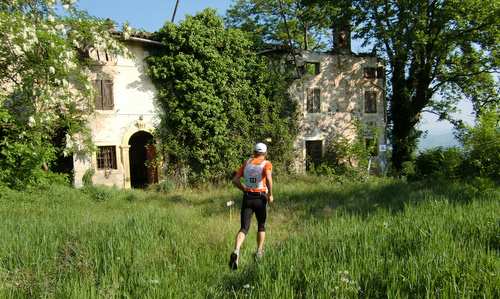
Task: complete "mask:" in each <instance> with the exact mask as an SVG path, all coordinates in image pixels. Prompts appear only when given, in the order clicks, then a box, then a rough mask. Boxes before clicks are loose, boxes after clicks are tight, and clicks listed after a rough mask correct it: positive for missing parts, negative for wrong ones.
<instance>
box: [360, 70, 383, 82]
mask: <svg viewBox="0 0 500 299" xmlns="http://www.w3.org/2000/svg"><path fill="white" fill-rule="evenodd" d="M363 70H364V77H365V78H366V79H375V78H381V79H383V78H384V77H385V69H384V68H383V67H378V68H376V67H365V68H364V69H363Z"/></svg>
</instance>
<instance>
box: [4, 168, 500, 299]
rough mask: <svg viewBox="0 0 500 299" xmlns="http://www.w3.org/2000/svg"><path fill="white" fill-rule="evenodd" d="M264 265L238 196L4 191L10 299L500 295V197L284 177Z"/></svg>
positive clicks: (211, 190) (457, 189)
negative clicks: (238, 250)
mask: <svg viewBox="0 0 500 299" xmlns="http://www.w3.org/2000/svg"><path fill="white" fill-rule="evenodd" d="M276 186H277V189H276V191H275V198H276V203H275V204H274V205H273V206H271V207H270V208H269V216H268V219H269V221H268V226H267V231H268V240H267V243H266V253H265V256H264V259H263V260H261V261H259V262H255V261H254V259H253V258H252V254H253V252H254V251H255V220H253V221H254V223H253V224H252V229H251V231H250V234H249V236H248V240H247V241H246V242H245V244H244V248H243V249H242V256H241V263H240V269H238V270H237V271H235V272H233V271H230V270H229V268H228V265H227V262H228V257H229V253H230V251H231V249H232V245H233V239H234V235H235V234H236V232H237V230H238V229H239V215H238V208H234V209H233V210H232V217H231V218H230V211H229V208H227V207H226V205H225V203H226V202H227V201H229V200H236V201H238V202H239V201H240V194H239V193H238V192H237V191H236V190H234V189H232V188H230V187H217V188H216V187H208V188H205V189H196V190H183V191H175V192H173V193H169V194H161V193H155V192H144V191H120V190H114V189H106V188H89V189H84V190H74V189H71V188H68V187H61V186H53V187H50V188H48V189H46V190H39V191H37V190H30V191H26V192H15V191H11V190H0V191H1V192H0V236H1V241H0V297H2V298H34V297H37V298H122V297H124V298H185V297H188V298H207V297H215V298H219V297H227V298H234V297H237V298H238V297H255V298H292V297H299V298H305V297H307V298H327V297H329V298H331V297H338V298H357V297H362V298H378V297H384V298H385V297H389V298H397V297H402V298H407V297H410V298H420V297H428V298H433V297H441V298H442V297H444V298H456V297H465V298H468V297H484V298H499V297H500V291H499V288H498V286H499V285H500V277H499V274H498V273H500V259H499V257H500V256H499V255H500V214H499V211H500V200H499V199H500V190H498V189H489V190H481V191H479V190H477V189H475V188H474V187H471V186H468V185H460V184H455V183H432V184H431V183H419V184H406V183H404V182H400V181H390V180H376V181H371V182H366V183H352V184H343V185H339V184H333V183H331V182H329V181H328V180H325V179H319V178H315V177H309V178H308V177H305V178H300V179H297V178H289V179H286V180H285V179H281V180H279V179H278V181H277V182H276Z"/></svg>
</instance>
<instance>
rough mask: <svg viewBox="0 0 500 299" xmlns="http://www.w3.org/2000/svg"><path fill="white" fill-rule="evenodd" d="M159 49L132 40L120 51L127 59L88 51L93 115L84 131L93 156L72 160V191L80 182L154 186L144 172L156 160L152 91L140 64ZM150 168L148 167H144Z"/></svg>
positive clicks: (150, 172)
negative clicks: (89, 135) (87, 131)
mask: <svg viewBox="0 0 500 299" xmlns="http://www.w3.org/2000/svg"><path fill="white" fill-rule="evenodd" d="M158 45H159V43H157V42H155V41H151V40H148V39H143V38H137V37H132V38H130V39H129V40H127V41H126V42H125V46H126V47H127V49H128V51H129V52H130V53H131V54H132V55H131V57H124V56H118V57H112V56H111V55H109V54H108V53H106V52H99V51H98V50H92V51H90V52H89V55H90V58H92V60H93V61H95V64H94V66H93V71H94V72H93V78H92V79H93V82H94V87H95V90H96V93H97V96H96V99H95V101H96V102H95V112H94V113H93V114H92V115H90V116H89V119H88V125H89V127H90V129H91V132H92V141H93V143H94V144H95V146H96V152H94V153H93V154H92V155H74V157H73V168H74V185H75V186H76V187H80V186H82V185H83V181H84V180H85V178H84V177H85V176H87V177H88V178H87V179H91V180H92V181H93V183H94V184H98V185H106V186H116V187H119V188H131V187H142V186H145V185H147V184H150V183H153V182H156V181H157V180H158V172H157V170H156V169H155V168H154V167H153V166H147V165H148V161H149V162H153V161H154V160H155V159H156V157H155V148H154V143H155V142H154V138H153V130H154V127H155V124H156V117H155V116H156V115H157V113H156V111H157V107H156V105H155V97H156V90H155V87H154V85H153V82H152V81H151V80H150V78H149V77H148V76H147V74H146V62H145V58H146V57H147V56H148V55H149V52H150V51H151V50H153V48H154V47H158ZM149 164H150V165H152V164H153V163H149Z"/></svg>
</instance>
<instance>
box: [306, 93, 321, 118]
mask: <svg viewBox="0 0 500 299" xmlns="http://www.w3.org/2000/svg"><path fill="white" fill-rule="evenodd" d="M320 95H321V90H320V89H319V88H309V89H308V90H307V112H308V113H319V112H321V107H320V106H321V98H320Z"/></svg>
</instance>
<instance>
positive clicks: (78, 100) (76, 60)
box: [0, 0, 124, 188]
mask: <svg viewBox="0 0 500 299" xmlns="http://www.w3.org/2000/svg"><path fill="white" fill-rule="evenodd" d="M57 2H58V4H61V5H62V6H63V8H64V12H62V11H60V10H59V9H57V7H56V1H51V0H16V1H7V2H6V1H3V2H2V3H1V4H0V53H2V55H1V56H2V57H1V60H0V180H2V181H3V183H4V184H7V185H9V186H11V187H16V188H18V187H22V185H23V183H25V184H27V185H30V184H37V183H38V182H39V181H40V179H41V177H42V176H43V172H42V171H41V168H42V166H43V167H44V168H45V169H50V168H51V167H52V163H53V162H54V160H55V159H56V157H57V156H63V155H64V156H67V155H71V154H72V153H73V152H76V151H83V150H85V149H86V148H90V146H91V142H90V133H89V129H88V127H87V126H86V117H87V116H88V114H90V113H91V112H92V103H93V101H91V100H90V99H91V98H92V87H91V82H90V78H89V76H88V74H89V73H90V68H89V65H88V61H86V60H85V59H84V56H83V55H82V54H84V53H86V51H87V50H89V49H90V48H91V47H97V48H100V49H106V50H107V51H108V52H109V53H112V54H117V53H124V48H123V47H122V46H121V45H120V44H119V42H118V41H117V40H116V39H115V38H114V37H113V36H112V33H111V31H110V30H111V29H112V28H113V24H112V22H109V21H103V20H99V19H96V18H92V17H90V16H88V15H87V14H86V13H85V12H82V11H80V10H78V9H77V8H76V7H75V6H74V2H75V1H70V0H63V1H57ZM61 131H62V132H63V133H64V134H63V135H62V136H65V138H63V139H65V140H64V141H63V142H62V144H53V141H54V140H53V136H55V135H57V134H58V132H61Z"/></svg>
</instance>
